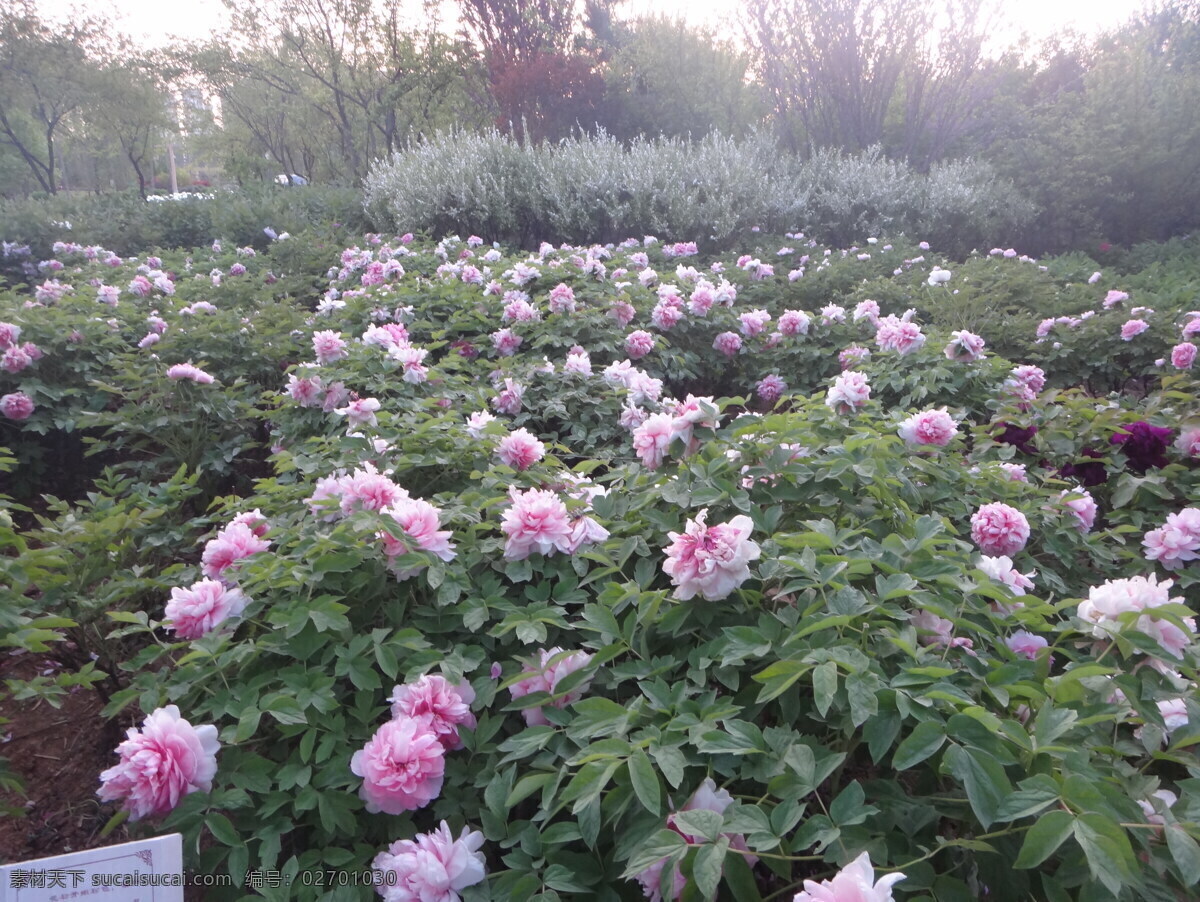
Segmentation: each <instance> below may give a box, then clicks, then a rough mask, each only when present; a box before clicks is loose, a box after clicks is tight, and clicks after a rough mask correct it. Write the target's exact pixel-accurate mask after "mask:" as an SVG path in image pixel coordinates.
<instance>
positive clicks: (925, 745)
mask: <svg viewBox="0 0 1200 902" xmlns="http://www.w3.org/2000/svg"><path fill="white" fill-rule="evenodd" d="M945 742H946V727H945V725H944V724H942V723H939V722H938V721H935V720H927V721H925V722H924V723H919V724H917V725H916V727H914V728H913V731H912V732H911V733H909V734H908V735H907V736H906V737H904V740H903V741H902V742H901V743H900V744H899V745H898V746H896V754H894V755H893V756H892V767H894V768H895V769H896V770H908V769H909V768H910V767H912V766H913V765H914V764H919V763H921V762H922V761H924V760H925V759H926V758H928V757H929V756H930V755H932V754H934V753H935V752H936V751H937V750H938V749H940V748H941V747H942V745H943V744H944V743H945Z"/></svg>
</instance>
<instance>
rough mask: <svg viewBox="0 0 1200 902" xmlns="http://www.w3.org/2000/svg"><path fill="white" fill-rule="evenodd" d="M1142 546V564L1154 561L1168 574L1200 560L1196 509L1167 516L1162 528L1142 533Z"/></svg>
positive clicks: (1199, 514) (1199, 525) (1199, 520)
mask: <svg viewBox="0 0 1200 902" xmlns="http://www.w3.org/2000/svg"><path fill="white" fill-rule="evenodd" d="M1142 546H1143V547H1144V548H1145V549H1146V560H1148V561H1158V562H1159V563H1160V564H1162V565H1163V566H1164V567H1166V568H1167V569H1168V570H1178V569H1179V568H1180V567H1182V566H1183V565H1184V564H1186V563H1188V562H1189V561H1194V560H1196V559H1197V558H1200V507H1185V508H1184V509H1183V510H1181V511H1179V512H1178V513H1174V514H1168V515H1167V522H1166V523H1165V524H1164V525H1163V526H1161V527H1159V528H1158V529H1152V530H1151V531H1150V532H1148V533H1146V535H1145V537H1144V538H1143V539H1142Z"/></svg>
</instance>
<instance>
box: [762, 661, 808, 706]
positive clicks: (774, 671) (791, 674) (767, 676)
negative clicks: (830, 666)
mask: <svg viewBox="0 0 1200 902" xmlns="http://www.w3.org/2000/svg"><path fill="white" fill-rule="evenodd" d="M808 667H809V665H807V664H804V663H803V662H801V661H796V660H792V659H790V658H787V659H784V660H782V661H776V662H775V663H773V664H771V665H770V666H769V667H767V668H765V669H763V670H761V671H759V672H758V673H756V674H754V681H755V682H756V683H762V684H763V688H762V691H761V692H759V693H758V701H759V702H769V701H770V700H771V699H773V698H777V697H778V696H780V695H782V694H783V693H784V692H786V691H787V690H788V689H789V688H791V686H792V684H793V683H795V682H796V680H798V679H800V677H802V676H803V675H804V673H805V671H807V670H808Z"/></svg>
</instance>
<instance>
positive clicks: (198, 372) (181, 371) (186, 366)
mask: <svg viewBox="0 0 1200 902" xmlns="http://www.w3.org/2000/svg"><path fill="white" fill-rule="evenodd" d="M167 378H168V379H174V380H175V381H176V382H178V381H179V380H181V379H188V380H191V381H192V382H195V383H196V384H197V385H211V384H212V381H213V377H212V376H210V375H209V374H208V373H206V372H204V370H202V369H200V367H198V366H193V365H192V364H190V363H177V364H175V365H174V366H173V367H171V368H170V369H168V370H167Z"/></svg>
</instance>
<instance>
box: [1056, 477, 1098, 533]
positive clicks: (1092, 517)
mask: <svg viewBox="0 0 1200 902" xmlns="http://www.w3.org/2000/svg"><path fill="white" fill-rule="evenodd" d="M1058 498H1059V500H1060V501H1061V502H1062V503H1063V505H1064V506H1065V507H1066V508H1067V509H1068V510H1069V511H1070V512H1071V513H1072V514H1074V515H1075V522H1076V525H1077V526H1078V527H1079V531H1080V532H1089V531H1090V530H1091V528H1092V527H1093V526H1094V525H1095V523H1096V512H1097V510H1099V508H1098V507H1097V505H1096V500H1095V499H1094V498H1093V497H1092V494H1091V492H1088V491H1086V490H1084V489H1081V488H1078V487H1077V488H1074V489H1065V490H1063V491H1062V492H1060V493H1059V495H1058Z"/></svg>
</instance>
